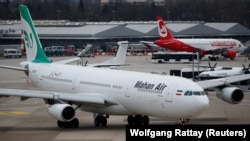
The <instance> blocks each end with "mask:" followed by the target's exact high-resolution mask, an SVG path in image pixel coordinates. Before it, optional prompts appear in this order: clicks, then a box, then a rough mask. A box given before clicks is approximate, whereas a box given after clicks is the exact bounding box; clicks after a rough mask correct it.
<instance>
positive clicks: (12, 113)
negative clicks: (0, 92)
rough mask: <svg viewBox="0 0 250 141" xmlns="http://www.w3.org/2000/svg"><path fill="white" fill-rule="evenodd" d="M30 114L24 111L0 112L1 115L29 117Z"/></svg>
mask: <svg viewBox="0 0 250 141" xmlns="http://www.w3.org/2000/svg"><path fill="white" fill-rule="evenodd" d="M28 114H29V113H28V112H24V111H10V112H9V111H0V115H28Z"/></svg>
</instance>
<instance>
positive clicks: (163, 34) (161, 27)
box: [156, 16, 173, 40]
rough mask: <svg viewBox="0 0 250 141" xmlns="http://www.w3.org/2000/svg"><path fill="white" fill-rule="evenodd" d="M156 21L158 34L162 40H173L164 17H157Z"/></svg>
mask: <svg viewBox="0 0 250 141" xmlns="http://www.w3.org/2000/svg"><path fill="white" fill-rule="evenodd" d="M156 20H157V26H158V32H159V35H160V39H161V40H168V39H172V38H173V36H172V35H171V33H170V32H169V30H168V28H167V26H166V24H165V22H164V21H163V20H162V17H160V16H157V17H156Z"/></svg>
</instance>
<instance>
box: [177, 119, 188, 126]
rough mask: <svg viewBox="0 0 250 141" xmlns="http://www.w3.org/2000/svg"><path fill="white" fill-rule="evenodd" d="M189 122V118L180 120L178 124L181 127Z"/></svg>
mask: <svg viewBox="0 0 250 141" xmlns="http://www.w3.org/2000/svg"><path fill="white" fill-rule="evenodd" d="M189 121H190V119H189V118H181V119H180V121H179V122H180V124H181V125H187V124H188V122H189Z"/></svg>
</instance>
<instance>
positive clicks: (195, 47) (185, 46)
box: [154, 16, 245, 59]
mask: <svg viewBox="0 0 250 141" xmlns="http://www.w3.org/2000/svg"><path fill="white" fill-rule="evenodd" d="M156 20H157V25H158V31H159V35H160V39H159V40H156V41H155V42H154V44H156V45H158V46H160V47H163V48H166V49H168V50H172V51H186V52H200V53H201V55H202V56H204V55H206V54H218V53H220V54H221V55H222V56H224V57H226V58H230V59H234V58H235V57H236V55H237V53H240V52H242V51H243V50H244V49H245V46H244V45H243V44H242V43H241V42H240V41H238V40H235V39H204V38H203V39H202V38H199V39H176V38H174V37H173V36H172V35H171V33H170V32H169V30H168V28H167V26H166V24H165V22H164V21H163V20H162V18H161V17H160V16H157V17H156Z"/></svg>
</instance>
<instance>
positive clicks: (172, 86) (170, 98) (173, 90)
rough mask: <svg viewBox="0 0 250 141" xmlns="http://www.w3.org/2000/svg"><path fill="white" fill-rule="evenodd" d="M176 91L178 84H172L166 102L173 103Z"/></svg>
mask: <svg viewBox="0 0 250 141" xmlns="http://www.w3.org/2000/svg"><path fill="white" fill-rule="evenodd" d="M175 90H176V84H170V85H169V88H168V90H167V93H166V95H165V102H172V96H173V93H174V92H175Z"/></svg>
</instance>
